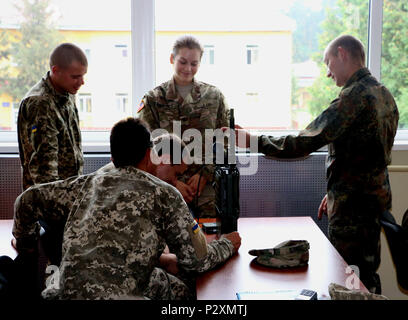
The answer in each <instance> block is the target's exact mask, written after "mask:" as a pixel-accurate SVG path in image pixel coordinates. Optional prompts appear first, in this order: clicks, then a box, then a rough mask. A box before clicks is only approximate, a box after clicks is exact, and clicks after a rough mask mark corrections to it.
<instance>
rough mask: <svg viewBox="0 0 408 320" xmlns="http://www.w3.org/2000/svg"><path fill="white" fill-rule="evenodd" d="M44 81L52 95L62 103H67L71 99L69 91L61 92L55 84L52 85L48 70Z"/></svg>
mask: <svg viewBox="0 0 408 320" xmlns="http://www.w3.org/2000/svg"><path fill="white" fill-rule="evenodd" d="M43 83H44V86H45V88H46V90H47V91H48V93H49V94H50V95H52V96H53V97H55V99H56V100H57V101H58V102H59V103H60V104H65V103H66V102H67V101H68V100H69V93H68V92H65V93H59V92H58V91H57V90H55V88H54V86H53V85H52V82H51V79H50V72H49V71H48V72H47V74H46V75H45V77H44V78H43Z"/></svg>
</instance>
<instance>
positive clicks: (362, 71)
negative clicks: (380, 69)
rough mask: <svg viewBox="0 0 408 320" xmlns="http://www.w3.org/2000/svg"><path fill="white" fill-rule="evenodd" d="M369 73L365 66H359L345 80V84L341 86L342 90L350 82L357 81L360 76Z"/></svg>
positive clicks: (349, 84)
mask: <svg viewBox="0 0 408 320" xmlns="http://www.w3.org/2000/svg"><path fill="white" fill-rule="evenodd" d="M369 75H371V72H370V70H368V69H367V68H361V69H359V70H357V71H356V72H355V73H354V74H353V75H352V76H351V77H350V79H348V80H347V82H346V84H345V85H344V87H343V90H344V89H345V88H347V87H349V86H351V84H352V83H353V82H357V81H359V80H360V79H361V78H364V77H365V76H369Z"/></svg>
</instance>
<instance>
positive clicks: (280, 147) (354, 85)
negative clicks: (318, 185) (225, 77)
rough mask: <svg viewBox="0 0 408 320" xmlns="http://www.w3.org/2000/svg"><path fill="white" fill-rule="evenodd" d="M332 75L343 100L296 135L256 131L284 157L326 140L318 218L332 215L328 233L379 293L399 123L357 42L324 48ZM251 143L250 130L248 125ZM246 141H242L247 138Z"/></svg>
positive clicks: (344, 40)
mask: <svg viewBox="0 0 408 320" xmlns="http://www.w3.org/2000/svg"><path fill="white" fill-rule="evenodd" d="M324 61H325V63H326V64H327V66H328V74H327V76H328V77H331V78H333V79H334V81H335V82H336V85H337V86H340V87H343V88H342V90H341V92H340V94H339V96H338V98H336V99H335V100H333V101H332V102H331V104H330V106H329V107H328V108H327V109H326V110H324V111H323V112H322V113H321V114H320V115H319V116H318V117H317V118H316V119H315V120H313V121H312V122H311V123H310V124H309V125H308V126H307V127H306V129H304V130H302V131H301V132H300V133H299V134H298V135H297V136H292V135H289V136H284V137H279V138H277V137H272V136H265V135H261V136H259V137H258V150H259V151H260V152H262V153H264V154H266V155H270V156H274V157H279V158H295V157H303V156H305V155H308V154H310V153H311V152H313V151H316V150H318V149H319V148H321V147H323V146H325V145H327V144H328V156H327V161H326V170H327V179H328V184H327V195H326V196H325V197H324V199H323V201H322V203H321V205H320V207H319V211H318V217H319V218H321V216H322V214H323V213H327V215H328V218H329V239H330V241H331V242H332V243H333V245H334V246H335V247H336V249H337V250H338V251H339V253H340V254H341V255H342V256H343V258H344V259H345V261H346V262H347V263H348V264H349V265H356V266H357V267H358V268H359V271H360V279H361V281H362V282H363V283H364V284H365V286H366V287H367V289H369V290H370V291H371V292H373V293H380V292H381V284H380V279H379V276H378V274H377V273H376V270H377V268H378V266H379V264H380V223H379V217H380V214H381V213H382V212H383V211H384V210H388V209H390V208H391V188H390V183H389V178H388V171H387V165H388V164H390V163H391V149H392V146H393V143H394V136H395V134H396V131H397V126H398V119H399V114H398V109H397V106H396V104H395V101H394V98H393V97H392V95H391V94H390V92H389V91H388V90H387V88H385V87H384V86H383V85H382V84H381V83H379V82H378V81H377V80H376V79H375V78H374V77H373V76H372V75H371V74H370V71H369V70H368V69H367V68H365V67H364V65H365V53H364V48H363V45H362V44H361V42H360V41H359V40H357V39H356V38H354V37H351V36H340V37H339V38H337V39H335V40H333V41H332V42H331V43H330V44H329V45H328V47H327V49H326V51H325V58H324ZM236 134H237V141H238V135H242V134H244V135H246V145H242V147H248V146H249V141H250V139H251V136H250V135H249V133H247V132H245V131H244V130H239V129H237V130H236ZM243 140H245V139H243Z"/></svg>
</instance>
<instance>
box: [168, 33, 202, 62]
mask: <svg viewBox="0 0 408 320" xmlns="http://www.w3.org/2000/svg"><path fill="white" fill-rule="evenodd" d="M183 48H188V49H198V50H199V51H200V59H201V57H202V56H203V53H204V48H203V46H202V45H201V43H200V42H199V41H198V40H197V38H195V37H193V36H191V35H184V36H182V37H180V38H178V39H177V40H176V42H175V43H174V45H173V52H172V53H173V56H177V54H178V53H179V50H180V49H183Z"/></svg>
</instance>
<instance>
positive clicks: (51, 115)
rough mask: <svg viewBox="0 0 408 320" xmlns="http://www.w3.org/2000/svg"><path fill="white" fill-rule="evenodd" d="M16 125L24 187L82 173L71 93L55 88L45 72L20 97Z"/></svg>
mask: <svg viewBox="0 0 408 320" xmlns="http://www.w3.org/2000/svg"><path fill="white" fill-rule="evenodd" d="M17 128H18V129H17V130H18V144H19V152H20V160H21V165H22V167H23V188H24V189H27V188H28V187H30V186H32V185H33V184H36V183H45V182H50V181H55V180H59V179H66V178H68V177H71V176H76V175H79V174H82V168H83V155H82V146H81V132H80V128H79V117H78V110H77V108H76V106H75V96H74V95H71V94H69V93H66V94H59V93H58V92H56V90H55V89H54V87H53V86H52V84H51V81H50V77H49V73H47V75H46V77H45V78H43V79H41V81H40V82H38V83H37V84H36V85H35V86H34V87H33V88H32V89H31V90H30V91H29V92H28V93H27V94H26V96H25V97H24V98H23V100H22V101H21V103H20V109H19V111H18V122H17Z"/></svg>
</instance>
